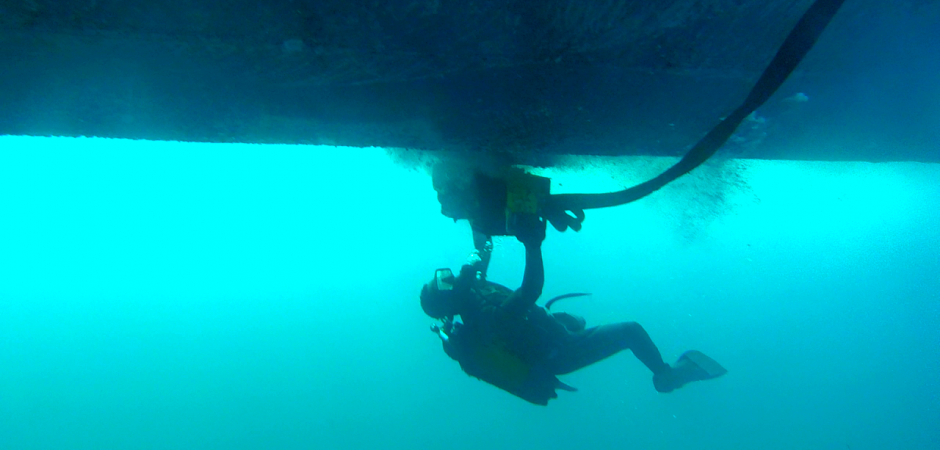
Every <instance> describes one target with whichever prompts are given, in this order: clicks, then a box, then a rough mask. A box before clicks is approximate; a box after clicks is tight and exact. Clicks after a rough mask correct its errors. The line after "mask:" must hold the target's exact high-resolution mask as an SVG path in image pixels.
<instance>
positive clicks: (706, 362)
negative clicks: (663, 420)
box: [653, 350, 728, 393]
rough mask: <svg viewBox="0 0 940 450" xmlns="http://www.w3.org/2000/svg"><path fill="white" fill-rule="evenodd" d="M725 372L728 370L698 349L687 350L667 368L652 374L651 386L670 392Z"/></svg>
mask: <svg viewBox="0 0 940 450" xmlns="http://www.w3.org/2000/svg"><path fill="white" fill-rule="evenodd" d="M726 373H728V370H727V369H725V368H724V367H721V364H718V362H717V361H715V360H714V359H711V358H709V357H708V356H706V355H705V354H704V353H702V352H700V351H698V350H689V351H687V352H685V353H683V354H682V356H680V357H679V359H678V360H677V361H676V363H675V364H674V365H673V366H672V367H670V368H669V370H664V371H662V372H659V373H656V374H654V375H653V386H655V387H656V390H657V391H659V392H663V393H665V392H672V391H674V390H676V389H678V388H680V387H682V386H684V385H686V384H688V383H691V382H693V381H702V380H710V379H712V378H718V377H720V376H722V375H724V374H726Z"/></svg>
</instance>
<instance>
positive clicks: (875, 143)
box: [0, 0, 940, 162]
mask: <svg viewBox="0 0 940 450" xmlns="http://www.w3.org/2000/svg"><path fill="white" fill-rule="evenodd" d="M810 3H811V1H807V0H797V1H783V0H766V1H750V2H741V1H735V0H677V1H668V0H664V1H614V0H597V1H590V2H588V1H581V0H545V1H540V2H533V1H513V0H503V1H495V0H493V1H486V0H484V1H449V0H436V1H434V0H417V1H403V0H388V1H381V2H380V1H358V0H320V1H313V0H296V1H280V2H257V1H247V0H206V1H200V2H184V3H182V4H185V5H186V6H185V9H181V8H183V7H182V6H180V5H181V2H171V1H166V0H147V1H144V0H75V1H69V2H61V1H53V0H33V1H16V2H13V1H4V2H2V4H0V63H2V69H0V93H2V96H0V134H26V135H59V136H101V137H114V138H130V139H156V140H183V141H208V142H253V143H306V144H336V145H347V146H382V147H394V148H408V149H422V150H434V151H438V150H446V151H455V152H487V153H490V154H497V155H509V156H510V157H512V158H513V159H515V160H517V161H520V162H522V161H534V160H538V159H539V157H540V156H544V155H554V154H598V155H637V154H642V155H663V156H667V155H668V156H675V155H680V154H682V153H683V152H684V151H686V150H687V149H688V148H689V147H690V146H691V145H692V144H694V143H695V141H696V140H698V139H699V138H700V137H701V136H702V135H703V134H704V133H705V132H707V131H708V129H710V128H711V127H712V126H714V125H715V124H716V123H717V122H718V121H719V120H720V119H721V118H722V117H723V116H724V115H726V114H728V113H729V112H730V111H731V110H733V109H734V107H735V106H737V104H738V103H740V102H741V100H742V99H743V97H744V96H745V95H746V94H747V92H748V90H749V89H750V88H751V86H752V85H753V83H754V82H755V81H756V79H757V77H758V76H759V75H760V73H761V71H762V70H763V69H764V67H765V66H766V65H767V63H768V62H769V61H770V59H771V58H772V57H773V55H774V52H775V51H776V49H777V47H778V46H779V45H780V44H781V42H782V41H783V39H784V38H785V37H786V35H787V33H788V32H789V31H790V29H791V28H792V27H793V25H794V24H795V23H796V21H797V20H798V19H799V17H800V15H801V14H802V13H803V12H804V11H805V10H806V8H807V7H808V6H809V4H810ZM938 3H940V2H937V1H930V0H927V1H924V0H921V1H892V2H883V1H875V0H848V1H847V2H846V4H845V6H844V7H843V9H842V10H841V11H840V13H839V14H838V15H837V16H836V18H835V20H834V21H833V22H832V24H831V25H830V27H829V29H827V30H826V32H825V33H824V34H823V36H822V38H821V39H820V40H819V42H818V44H817V46H816V48H814V49H813V51H812V52H810V54H809V55H808V56H807V58H806V59H805V60H804V61H803V63H802V64H801V65H800V66H799V68H798V69H797V71H796V72H795V73H794V74H793V75H792V76H791V78H790V79H789V80H788V81H787V83H785V84H784V86H783V87H782V88H781V89H780V90H779V91H778V92H777V94H776V95H775V96H774V97H773V98H772V99H771V100H770V101H768V102H767V104H765V105H764V107H762V108H761V109H759V110H758V113H757V116H755V117H754V120H750V121H747V122H745V123H744V124H743V125H742V126H741V127H740V128H739V134H738V135H736V136H735V137H734V138H733V139H732V140H731V141H730V142H729V143H728V144H727V145H726V147H725V148H724V149H722V152H725V153H726V154H729V155H732V156H741V157H752V158H767V159H814V160H871V161H892V160H915V161H933V162H936V161H938V160H940V152H938V151H937V149H938V148H940V127H938V126H937V125H936V124H938V123H940V106H938V105H940V87H938V86H937V82H936V74H937V73H940V62H938V61H940V58H936V56H935V55H936V54H937V52H936V50H937V49H935V48H934V49H931V48H930V46H932V45H935V44H933V43H932V42H931V40H932V39H933V38H932V37H931V36H933V37H936V36H940V5H938Z"/></svg>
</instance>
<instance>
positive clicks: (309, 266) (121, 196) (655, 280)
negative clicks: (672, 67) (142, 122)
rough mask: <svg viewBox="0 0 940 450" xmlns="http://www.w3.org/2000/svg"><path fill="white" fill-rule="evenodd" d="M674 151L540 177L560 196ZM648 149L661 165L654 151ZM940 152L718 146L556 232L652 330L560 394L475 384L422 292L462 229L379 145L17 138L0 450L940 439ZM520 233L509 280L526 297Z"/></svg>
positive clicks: (576, 261)
mask: <svg viewBox="0 0 940 450" xmlns="http://www.w3.org/2000/svg"><path fill="white" fill-rule="evenodd" d="M668 163H669V161H666V160H656V159H653V160H645V159H638V158H633V159H621V160H606V161H592V162H588V163H587V164H586V165H585V164H583V162H582V164H572V166H571V167H577V169H573V168H570V169H564V168H563V169H559V170H554V171H543V172H542V173H545V174H548V175H551V176H552V177H553V180H554V186H553V191H554V192H584V191H588V192H600V191H603V190H607V189H616V188H620V187H622V186H626V185H630V184H632V183H634V182H636V181H640V180H642V179H643V177H645V176H648V175H649V174H652V173H655V170H656V168H657V167H661V166H663V165H664V164H668ZM638 167H640V168H641V169H637V168H638ZM938 179H940V166H938V165H928V164H915V163H891V164H868V163H812V162H780V161H741V160H730V161H724V162H716V163H713V164H710V165H708V166H706V167H702V168H700V169H699V170H697V171H696V172H694V173H693V174H692V175H691V176H689V177H687V178H684V179H682V180H680V181H679V182H677V183H675V184H674V185H671V186H669V187H667V188H665V189H663V190H662V191H660V192H657V193H656V194H654V195H653V196H651V197H649V198H647V199H644V200H642V201H639V202H637V203H634V204H631V205H627V206H622V207H618V208H613V209H607V210H599V211H589V212H588V218H587V221H586V223H585V228H584V230H583V231H581V232H580V233H573V232H571V231H569V232H566V233H563V234H561V233H557V232H555V231H554V230H551V229H550V230H549V235H548V239H547V240H546V242H545V244H544V254H545V259H546V286H545V295H546V296H553V295H557V294H562V293H566V292H572V291H579V292H583V291H587V292H592V293H593V296H591V297H587V298H582V299H573V300H566V301H565V302H562V303H560V304H559V307H561V308H563V309H566V310H569V311H572V312H575V313H578V314H582V315H584V316H585V317H586V318H587V319H588V322H589V324H598V323H604V322H612V321H620V320H636V321H638V322H640V323H641V324H643V326H644V327H645V328H646V329H647V330H648V331H649V333H650V335H651V336H652V337H653V339H654V340H655V341H656V342H657V343H658V345H659V346H660V348H661V350H662V352H663V354H664V356H666V358H667V359H668V360H670V361H672V360H674V359H675V358H676V357H677V356H678V355H679V354H681V352H683V351H685V350H687V349H690V348H695V349H699V350H702V351H704V352H706V353H708V354H709V355H711V356H713V357H714V358H715V359H717V360H718V361H719V362H721V363H722V364H723V365H724V366H725V367H727V368H728V369H729V373H728V374H727V375H726V376H725V377H723V378H721V379H718V380H714V381H709V382H703V383H697V384H693V385H690V386H687V387H685V388H683V389H681V390H679V391H676V392H674V393H672V394H668V395H663V394H658V393H656V392H655V391H654V390H653V387H652V384H651V382H650V376H649V374H648V372H647V371H646V370H645V369H644V368H643V367H642V365H641V364H639V363H638V362H637V361H636V360H635V359H634V358H633V357H632V355H630V354H622V355H617V356H616V357H614V358H611V359H609V360H606V361H603V362H601V363H599V364H597V365H595V366H592V367H590V368H587V369H584V370H582V371H579V372H576V373H574V374H571V375H567V376H564V377H562V379H563V380H564V381H565V382H566V383H569V384H572V385H574V386H577V387H578V388H580V392H577V393H567V392H562V393H560V398H558V399H557V400H554V401H552V403H551V404H550V405H549V406H548V407H538V406H533V405H530V404H528V403H525V402H523V401H521V400H519V399H517V398H515V397H512V396H510V395H509V394H506V393H505V392H503V391H500V390H498V389H495V388H493V387H491V386H489V385H486V384H484V383H482V382H480V381H477V380H475V379H473V378H470V377H468V376H466V375H465V374H463V373H462V372H461V371H460V369H459V367H458V366H457V364H456V363H454V362H453V361H452V360H450V359H449V358H447V356H446V355H444V353H443V352H442V351H441V347H440V343H439V341H438V340H437V338H436V337H435V336H434V335H433V334H432V333H430V332H429V331H428V326H429V325H430V324H431V321H430V320H429V319H428V318H426V317H424V316H423V315H422V313H421V310H420V308H419V307H418V304H417V294H418V292H419V289H420V286H421V284H422V283H424V282H425V281H427V280H428V279H429V278H430V277H431V274H432V272H433V270H434V269H435V268H437V267H441V266H451V267H457V266H459V265H460V264H462V263H463V262H464V261H465V259H466V256H467V254H468V253H469V251H470V250H471V242H470V236H469V230H468V227H467V225H466V224H465V223H458V224H454V223H453V222H452V221H450V220H448V219H446V218H444V217H443V216H441V215H440V214H439V212H438V209H439V205H438V204H437V203H436V198H435V193H434V192H433V190H432V189H431V185H430V178H429V176H428V175H427V173H426V172H424V171H423V170H419V169H409V168H407V167H404V166H402V165H399V164H396V163H395V162H393V161H392V159H390V157H389V156H387V154H386V152H384V151H382V150H379V149H364V150H363V149H346V148H342V149H341V148H331V147H296V146H259V145H198V144H178V143H155V142H130V141H118V140H96V139H41V138H13V137H6V138H0V449H24V450H25V449H57V450H59V449H96V450H97V449H190V448H191V449H207V448H218V449H222V448H225V449H274V448H279V449H295V448H298V449H299V448H316V449H367V448H368V449H399V448H400V449H422V448H423V449H438V448H448V449H452V450H460V449H514V450H515V449H528V448H532V449H565V450H572V449H581V448H595V449H601V448H632V449H677V450H678V449H797V448H800V449H852V450H859V449H890V448H898V449H900V448H904V449H934V448H936V445H937V442H940V406H938V405H940V376H938V375H937V374H938V373H940V359H938V358H937V355H938V352H940V294H938V293H940V258H938V253H940V186H938V183H937V180H938ZM521 250H522V249H521V246H520V245H519V244H518V243H516V242H514V240H512V239H501V240H499V241H498V242H497V249H496V254H495V256H494V261H493V263H492V266H491V270H490V279H491V280H493V281H496V282H500V283H503V284H506V285H508V286H511V287H515V286H517V285H518V283H519V282H520V281H521V278H522V267H523V260H522V251H521Z"/></svg>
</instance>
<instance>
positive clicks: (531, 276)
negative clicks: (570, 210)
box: [503, 222, 545, 314]
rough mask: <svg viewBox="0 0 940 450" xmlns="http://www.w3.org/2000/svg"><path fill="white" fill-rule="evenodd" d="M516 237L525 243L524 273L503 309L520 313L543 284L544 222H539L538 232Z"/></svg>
mask: <svg viewBox="0 0 940 450" xmlns="http://www.w3.org/2000/svg"><path fill="white" fill-rule="evenodd" d="M517 237H518V238H519V240H520V241H522V243H523V245H525V273H524V274H523V276H522V286H520V287H519V289H516V290H515V291H514V292H513V293H512V295H510V296H509V298H507V299H506V301H505V302H504V303H503V309H505V310H506V311H507V312H510V313H518V314H522V313H524V312H525V311H526V310H527V309H529V307H531V306H532V305H534V304H535V302H536V301H537V300H538V299H539V297H540V296H541V295H542V288H543V287H544V286H545V266H544V264H543V263H542V240H544V239H545V223H544V222H542V223H541V230H540V232H538V231H536V232H535V233H533V234H531V235H527V236H517Z"/></svg>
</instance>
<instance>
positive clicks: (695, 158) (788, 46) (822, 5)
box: [543, 0, 844, 231]
mask: <svg viewBox="0 0 940 450" xmlns="http://www.w3.org/2000/svg"><path fill="white" fill-rule="evenodd" d="M843 1H844V0H816V2H814V3H813V5H812V6H810V7H809V9H808V10H807V11H806V13H804V14H803V17H801V18H800V21H799V22H798V23H797V24H796V26H795V27H794V28H793V30H792V31H790V34H789V35H788V36H787V39H786V40H785V41H784V42H783V44H782V45H781V46H780V49H779V50H777V54H776V56H774V59H773V60H772V61H771V62H770V65H769V66H767V68H766V69H765V70H764V73H763V74H761V77H760V79H759V80H757V84H755V85H754V87H753V88H752V89H751V92H750V94H748V96H747V99H745V100H744V103H742V104H741V106H739V107H738V108H737V109H736V110H735V111H734V112H733V113H731V114H730V115H729V116H728V117H726V118H725V119H724V120H722V121H721V122H720V123H719V124H718V125H716V126H715V127H714V128H712V130H711V131H709V132H708V134H706V135H705V137H703V138H702V139H701V140H700V141H699V142H698V143H697V144H695V147H692V150H689V152H688V153H686V155H685V156H684V157H683V158H682V159H681V160H680V161H679V162H677V163H676V164H675V165H673V166H672V167H670V168H669V169H666V171H665V172H663V173H661V174H660V175H659V176H657V177H656V178H653V179H651V180H648V181H646V182H644V183H640V184H638V185H636V186H633V187H631V188H628V189H625V190H622V191H617V192H608V193H604V194H561V195H552V196H549V198H547V199H546V205H545V208H544V211H545V213H543V215H544V217H546V218H548V219H549V220H550V221H551V219H550V217H557V216H558V215H559V214H561V215H564V211H574V210H578V209H593V208H606V207H610V206H617V205H623V204H625V203H630V202H632V201H636V200H639V199H641V198H643V197H646V196H647V195H649V194H652V193H653V192H656V191H657V190H658V189H660V188H661V187H663V186H665V185H666V184H668V183H670V182H672V181H673V180H675V179H676V178H679V177H681V176H682V175H685V174H687V173H689V172H690V171H692V169H695V168H696V167H698V166H699V165H701V164H702V163H703V162H705V161H706V160H707V159H708V158H710V157H711V156H712V155H714V154H715V152H716V151H718V149H719V148H721V146H722V145H723V144H724V143H725V141H727V140H728V138H729V137H731V135H732V134H733V133H734V130H735V129H737V128H738V125H739V124H740V123H741V121H743V120H744V119H745V118H746V117H747V116H748V115H750V114H751V113H752V112H754V110H755V109H757V107H758V106H760V105H762V104H763V103H764V102H765V101H767V99H768V98H770V96H771V95H773V93H774V92H776V91H777V89H778V88H779V87H780V85H781V84H783V82H784V80H786V79H787V77H788V76H790V73H792V72H793V69H795V68H796V66H797V65H798V64H799V63H800V61H802V60H803V57H804V56H806V53H807V52H809V50H810V49H811V48H813V45H814V44H815V43H816V40H817V39H818V38H819V36H820V35H821V34H822V32H823V30H825V29H826V26H827V25H829V22H830V21H831V20H832V17H833V16H835V15H836V12H838V11H839V8H840V7H841V6H842V3H843ZM552 224H553V225H555V223H554V222H553V223H552ZM555 228H558V226H557V225H555ZM559 231H564V230H562V229H559Z"/></svg>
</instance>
